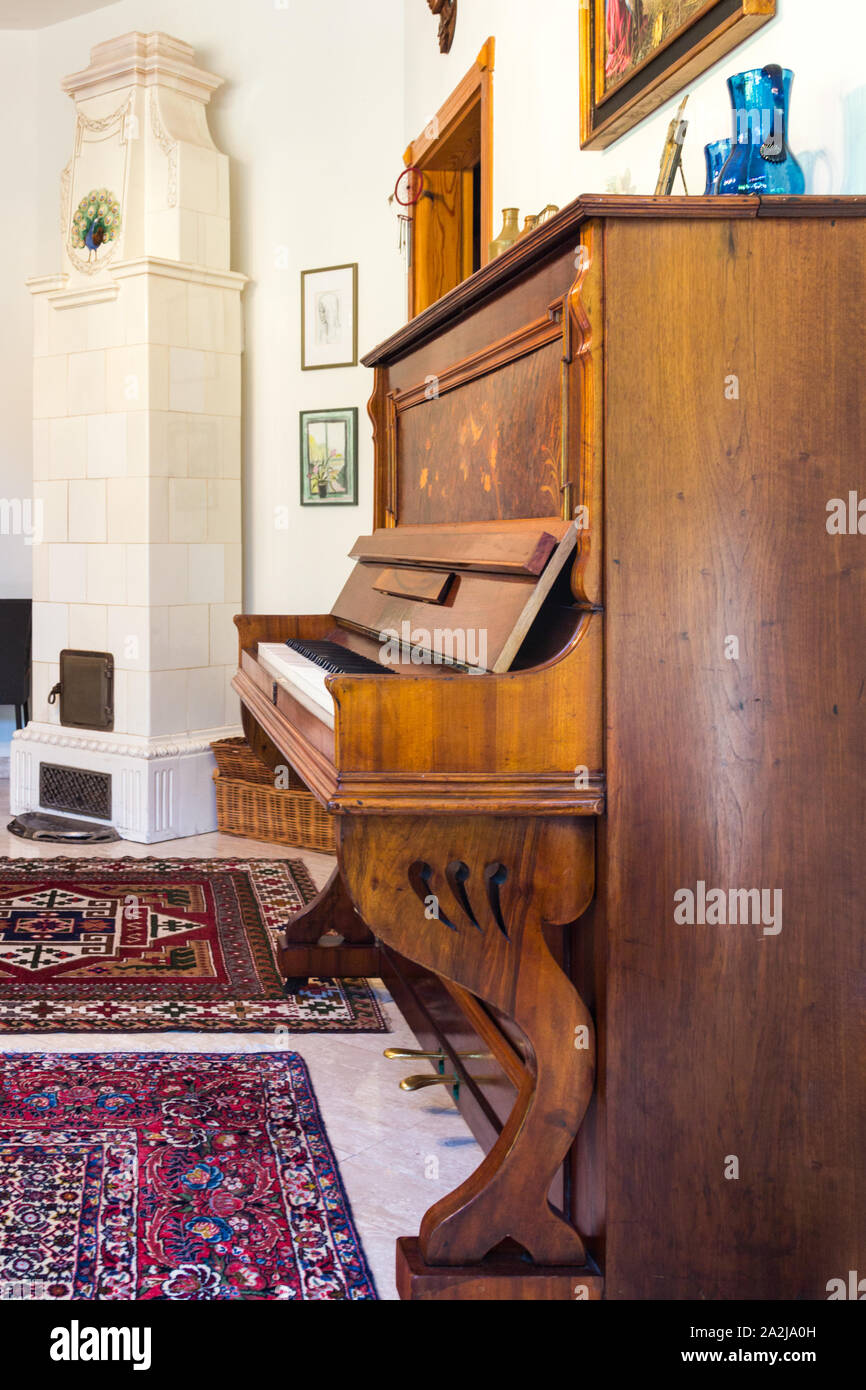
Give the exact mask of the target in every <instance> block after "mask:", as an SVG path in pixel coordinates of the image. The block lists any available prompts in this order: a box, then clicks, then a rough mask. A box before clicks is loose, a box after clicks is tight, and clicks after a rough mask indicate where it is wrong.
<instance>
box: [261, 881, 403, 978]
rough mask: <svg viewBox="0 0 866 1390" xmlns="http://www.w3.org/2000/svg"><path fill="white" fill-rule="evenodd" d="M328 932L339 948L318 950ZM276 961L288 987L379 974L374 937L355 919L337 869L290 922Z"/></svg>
mask: <svg viewBox="0 0 866 1390" xmlns="http://www.w3.org/2000/svg"><path fill="white" fill-rule="evenodd" d="M328 932H336V933H338V934H339V935H340V936H342V938H343V942H342V944H341V945H335V946H320V945H319V944H318V943H319V940H320V938H321V937H322V936H325V935H326V934H327V933H328ZM278 960H279V966H280V970H281V971H282V973H283V975H284V976H285V977H286V980H287V982H288V983H289V984H290V985H294V984H296V983H297V982H298V981H299V980H304V979H306V978H307V977H309V976H310V975H319V976H332V975H336V976H344V975H348V976H352V975H378V974H379V948H378V946H377V945H376V940H375V937H374V936H373V933H372V932H371V931H370V928H369V927H368V926H367V925H366V923H365V922H364V921H362V919H361V918H360V917H359V916H358V913H357V912H356V910H355V907H354V905H353V903H352V900H351V898H350V897H349V895H348V893H347V892H346V887H345V884H344V883H343V879H342V876H341V874H340V870H339V869H338V868H335V869H334V872H333V873H332V874H331V877H330V878H329V879H328V882H327V883H326V884H325V886H324V888H323V889H322V890H321V892H320V893H317V895H316V897H315V898H313V900H312V902H310V903H307V906H306V907H304V908H302V909H301V911H300V912H297V913H295V915H294V917H292V918H291V920H290V921H289V923H288V925H287V927H286V930H285V937H284V944H283V945H282V946H281V947H280V950H279V953H278Z"/></svg>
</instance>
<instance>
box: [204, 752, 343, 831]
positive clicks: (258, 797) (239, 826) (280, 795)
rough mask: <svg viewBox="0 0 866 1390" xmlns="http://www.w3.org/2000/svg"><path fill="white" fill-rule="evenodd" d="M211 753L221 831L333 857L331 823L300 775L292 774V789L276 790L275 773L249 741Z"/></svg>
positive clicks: (290, 780)
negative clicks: (215, 767)
mask: <svg viewBox="0 0 866 1390" xmlns="http://www.w3.org/2000/svg"><path fill="white" fill-rule="evenodd" d="M211 748H212V749H213V754H214V757H215V758H216V761H217V771H216V772H215V773H214V775H213V777H214V786H215V787H216V801H217V824H218V826H219V828H220V830H221V831H223V832H225V833H226V834H229V835H245V836H247V837H248V838H249V839H252V840H270V841H271V842H272V843H274V844H279V845H298V846H299V847H300V848H301V849H316V850H321V851H322V852H324V853H325V854H333V853H334V823H333V820H332V818H331V817H330V816H329V815H328V813H327V811H325V810H323V809H322V807H321V806H320V805H319V803H318V801H317V800H316V798H315V797H314V796H313V794H312V792H309V791H307V789H306V787H305V786H304V784H303V782H302V781H301V780H300V778H299V777H298V776H297V774H296V773H294V772H293V771H292V770H291V769H289V785H288V787H287V788H285V789H278V788H277V787H275V786H274V774H273V772H272V771H271V769H270V768H269V767H268V766H267V765H266V764H265V763H263V762H262V761H261V759H259V758H257V757H256V755H255V753H253V751H252V749H251V748H250V747H249V745H248V744H247V742H246V740H245V739H242V738H226V739H221V740H220V741H219V742H218V743H212V744H211Z"/></svg>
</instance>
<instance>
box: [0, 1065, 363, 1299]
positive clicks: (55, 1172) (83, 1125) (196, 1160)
mask: <svg viewBox="0 0 866 1390" xmlns="http://www.w3.org/2000/svg"><path fill="white" fill-rule="evenodd" d="M0 1283H2V1284H3V1285H4V1286H6V1285H25V1286H27V1285H29V1287H30V1289H31V1290H34V1291H35V1296H38V1297H40V1298H45V1299H63V1300H74V1299H84V1300H90V1299H144V1300H146V1299H160V1300H166V1299H175V1300H205V1299H232V1300H247V1301H249V1300H270V1299H338V1300H347V1299H351V1300H363V1299H375V1298H376V1291H375V1288H374V1285H373V1281H372V1278H371V1275H370V1271H369V1269H368V1267H367V1262H366V1259H365V1256H364V1252H363V1250H362V1248H361V1244H360V1241H359V1239H358V1234H357V1232H356V1230H355V1227H354V1225H353V1222H352V1217H351V1213H350V1211H349V1207H348V1202H347V1199H346V1195H345V1193H344V1191H343V1187H342V1183H341V1181H340V1176H339V1173H338V1170H337V1164H336V1160H335V1158H334V1154H333V1152H332V1150H331V1146H330V1144H329V1142H328V1137H327V1134H326V1133H325V1129H324V1127H323V1124H322V1119H321V1116H320V1114H319V1110H318V1106H317V1105H316V1100H315V1096H314V1095H313V1091H312V1088H311V1086H310V1080H309V1077H308V1075H307V1069H306V1067H305V1065H304V1063H303V1061H302V1060H301V1058H300V1057H298V1056H297V1054H296V1053H292V1052H284V1053H282V1054H281V1055H279V1056H274V1055H269V1054H262V1053H229V1054H223V1053H185V1054H184V1053H166V1052H141V1053H122V1052H114V1053H112V1052H106V1053H74V1054H65V1055H64V1054H57V1053H54V1054H51V1053H18V1054H10V1053H7V1054H5V1055H2V1056H0Z"/></svg>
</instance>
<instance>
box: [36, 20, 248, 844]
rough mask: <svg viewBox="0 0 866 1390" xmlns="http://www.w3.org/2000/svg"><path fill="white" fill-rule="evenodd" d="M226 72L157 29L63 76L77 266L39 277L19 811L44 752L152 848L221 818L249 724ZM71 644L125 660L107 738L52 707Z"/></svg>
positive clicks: (70, 237) (236, 280) (65, 213)
mask: <svg viewBox="0 0 866 1390" xmlns="http://www.w3.org/2000/svg"><path fill="white" fill-rule="evenodd" d="M220 82H221V79H219V78H217V77H214V76H213V75H212V74H210V73H207V72H205V71H203V70H202V69H201V68H199V67H198V66H197V65H196V64H195V61H194V53H193V50H192V49H191V48H190V47H189V45H188V44H184V43H182V42H180V41H179V40H177V39H173V38H169V37H168V36H166V35H164V34H138V33H134V34H127V35H125V36H123V37H122V38H119V39H116V40H112V41H111V42H108V43H103V44H99V45H97V46H96V47H95V48H94V49H93V50H92V53H91V62H90V65H89V67H88V68H86V69H85V70H84V71H83V72H80V73H76V74H74V75H73V76H71V77H69V78H67V79H66V80H65V82H64V84H63V85H64V89H65V90H66V91H67V92H68V94H69V95H70V96H71V97H72V99H73V101H74V102H75V109H76V122H75V139H74V149H73V156H72V159H71V161H70V164H69V165H68V166H67V168H66V170H65V171H64V173H63V177H62V180H61V204H62V211H61V238H62V257H63V259H62V267H63V268H62V270H61V272H60V273H59V274H55V275H51V276H45V277H39V278H37V279H33V280H30V281H29V282H28V285H29V288H30V290H31V292H32V294H33V299H34V311H35V333H34V356H35V361H34V416H35V419H34V506H35V508H36V509H37V510H36V513H35V515H36V517H37V521H38V522H40V523H41V524H40V525H38V527H37V539H38V543H36V544H34V546H33V554H34V588H33V593H34V616H33V621H34V635H33V699H32V709H33V716H34V717H33V720H32V721H31V722H30V724H29V725H28V726H27V728H26V729H25V730H23V731H21V732H20V733H18V734H16V735H15V737H14V739H13V744H12V760H11V800H12V810H13V811H15V812H16V813H17V812H21V811H26V810H35V809H38V808H39V766H40V763H41V762H43V761H49V762H51V763H53V764H56V765H60V766H68V767H74V768H83V769H89V770H93V771H99V772H109V773H110V774H111V777H112V792H113V812H112V822H113V824H114V825H115V827H116V828H117V830H118V831H119V832H120V834H121V835H122V836H123V837H124V838H125V839H129V840H134V841H140V842H144V843H150V842H155V841H159V840H167V839H172V838H175V837H179V836H186V835H192V834H198V833H202V832H206V831H209V830H213V829H214V828H215V826H216V814H215V803H214V794H213V786H212V782H211V772H212V769H213V758H212V754H211V753H210V751H209V746H210V743H211V742H212V741H213V740H214V739H217V738H221V737H226V736H229V735H231V734H234V733H237V732H238V731H239V725H238V718H239V709H238V701H237V697H236V696H235V695H234V693H233V692H232V690H231V686H230V681H231V676H232V674H233V672H234V669H235V665H236V651H237V641H236V633H235V629H234V625H233V622H232V618H233V616H234V614H235V613H237V612H239V611H240V607H241V483H240V465H241V457H240V410H241V386H240V363H241V352H242V348H243V344H242V321H241V294H242V291H243V287H244V284H245V283H246V277H244V276H243V275H239V274H236V273H234V272H232V271H231V270H230V269H229V230H230V228H229V176H228V159H227V157H226V156H225V155H223V154H221V153H220V152H219V151H218V150H217V149H216V147H215V146H214V144H213V141H212V139H211V136H210V132H209V130H208V125H207V113H206V106H207V102H208V101H209V99H210V96H211V94H212V93H213V91H214V90H215V89H216V88H217V87H218V86H219V85H220ZM99 191H107V192H108V193H109V194H110V195H111V201H114V202H116V204H117V205H118V207H119V209H120V229H119V232H118V233H117V234H116V235H115V236H114V238H113V239H112V240H106V241H104V242H103V244H102V245H100V246H99V247H98V248H94V249H90V250H88V249H87V248H86V247H81V246H79V245H78V244H77V239H76V237H75V235H74V229H73V218H74V216H75V213H76V210H77V209H78V208H79V206H80V205H82V204H83V200H84V205H87V198H88V195H89V194H90V193H91V192H99ZM92 205H93V204H92V203H91V204H90V206H92ZM66 647H70V648H79V649H83V650H93V651H107V652H111V653H112V655H113V657H114V664H115V722H114V731H113V732H112V733H101V732H100V733H96V732H93V733H91V732H89V731H79V730H75V729H70V728H62V727H61V726H60V725H59V723H58V714H57V708H58V707H57V705H56V704H54V705H49V704H48V703H47V696H48V693H49V691H50V689H51V687H52V686H53V685H54V684H55V683H56V682H57V680H58V678H59V667H58V660H59V653H60V651H61V650H62V649H63V648H66Z"/></svg>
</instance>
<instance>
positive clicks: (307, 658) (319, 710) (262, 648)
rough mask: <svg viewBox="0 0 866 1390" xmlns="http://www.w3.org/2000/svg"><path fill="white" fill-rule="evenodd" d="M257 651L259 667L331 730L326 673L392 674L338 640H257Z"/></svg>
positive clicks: (328, 674)
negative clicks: (341, 644) (343, 645)
mask: <svg viewBox="0 0 866 1390" xmlns="http://www.w3.org/2000/svg"><path fill="white" fill-rule="evenodd" d="M258 653H259V661H260V662H261V664H262V666H263V667H264V668H265V670H266V671H267V672H268V673H269V674H270V675H271V676H273V677H274V679H275V680H276V681H277V682H278V684H280V685H281V686H282V687H283V689H284V690H287V691H288V692H289V694H290V695H291V696H293V698H294V699H296V700H297V701H298V702H299V704H302V705H303V706H304V708H305V709H307V710H309V711H310V713H311V714H314V715H316V717H317V718H318V719H321V720H322V721H323V723H325V724H327V725H328V727H329V728H331V729H333V727H334V701H333V699H332V697H331V695H330V692H329V691H328V690H327V689H326V687H325V681H326V679H327V677H328V676H334V675H359V674H360V675H370V674H373V675H379V676H381V675H386V674H388V675H393V672H392V671H391V670H390V668H389V667H387V666H380V665H379V663H378V662H377V661H371V660H370V658H369V657H366V656H359V655H358V653H357V652H352V651H349V650H348V649H347V648H346V647H341V646H340V644H339V643H338V642H324V641H315V642H305V641H301V640H299V639H292V640H290V641H288V642H259V646H258Z"/></svg>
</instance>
